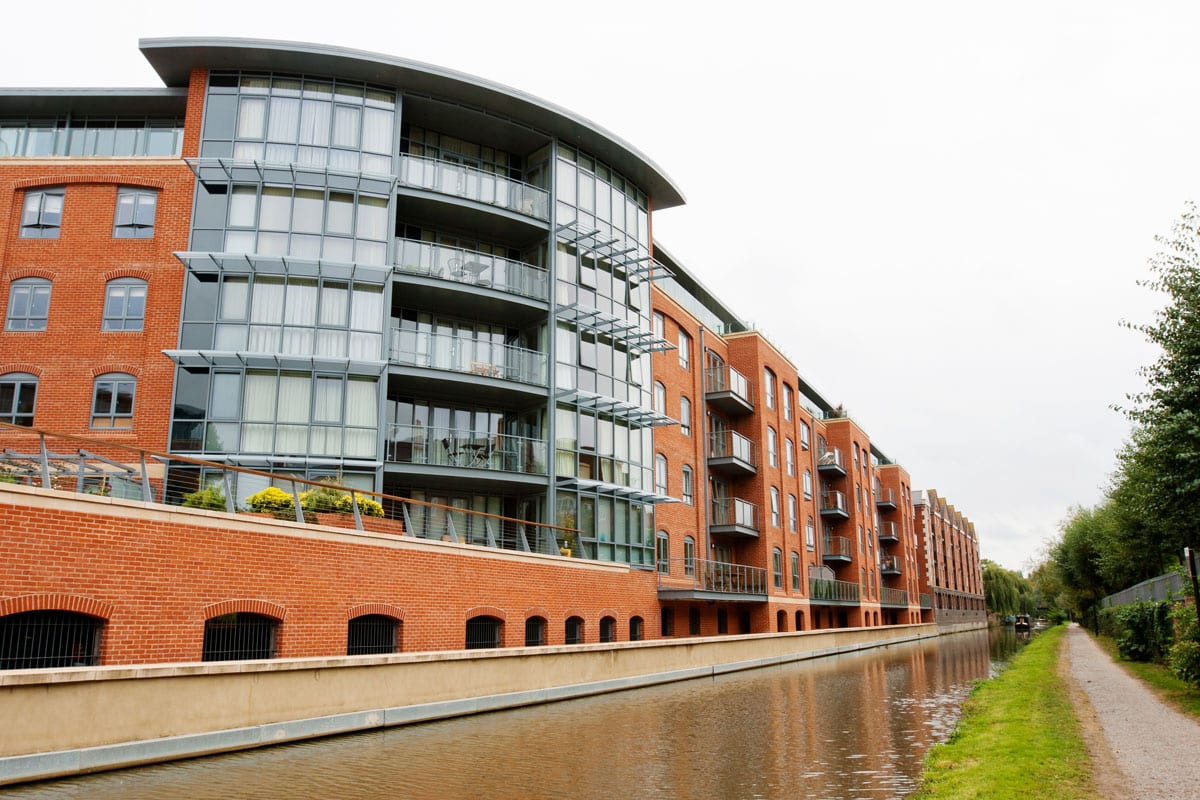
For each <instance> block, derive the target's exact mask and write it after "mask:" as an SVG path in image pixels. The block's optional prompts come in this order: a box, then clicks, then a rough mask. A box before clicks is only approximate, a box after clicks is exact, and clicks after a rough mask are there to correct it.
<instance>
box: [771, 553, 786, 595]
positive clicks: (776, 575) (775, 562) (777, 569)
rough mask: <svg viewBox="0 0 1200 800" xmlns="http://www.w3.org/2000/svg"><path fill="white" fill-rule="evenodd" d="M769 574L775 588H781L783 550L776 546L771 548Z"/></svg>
mask: <svg viewBox="0 0 1200 800" xmlns="http://www.w3.org/2000/svg"><path fill="white" fill-rule="evenodd" d="M771 576H772V582H773V583H774V585H775V588H776V589H782V588H783V551H782V550H780V549H779V548H778V547H775V548H772V549H771Z"/></svg>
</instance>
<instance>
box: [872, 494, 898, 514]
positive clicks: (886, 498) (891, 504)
mask: <svg viewBox="0 0 1200 800" xmlns="http://www.w3.org/2000/svg"><path fill="white" fill-rule="evenodd" d="M875 507H876V508H878V509H879V510H880V511H891V510H892V509H894V508H896V490H895V489H880V490H879V491H878V493H877V494H876V495H875Z"/></svg>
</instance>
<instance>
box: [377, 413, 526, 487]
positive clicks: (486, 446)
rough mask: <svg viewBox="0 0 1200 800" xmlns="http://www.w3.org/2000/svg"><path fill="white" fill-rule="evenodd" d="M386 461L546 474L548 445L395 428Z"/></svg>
mask: <svg viewBox="0 0 1200 800" xmlns="http://www.w3.org/2000/svg"><path fill="white" fill-rule="evenodd" d="M386 444H387V447H386V456H387V460H388V461H391V462H393V463H397V464H428V465H432V466H438V467H460V468H464V469H479V470H492V471H496V472H524V473H529V474H533V475H545V474H547V473H546V442H545V440H544V439H532V438H529V437H527V436H513V435H510V434H505V433H487V432H483V431H470V430H461V429H457V428H436V427H426V426H424V425H393V426H391V428H390V429H389V430H388V437H387V443H386Z"/></svg>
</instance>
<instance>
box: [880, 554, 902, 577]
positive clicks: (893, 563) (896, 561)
mask: <svg viewBox="0 0 1200 800" xmlns="http://www.w3.org/2000/svg"><path fill="white" fill-rule="evenodd" d="M879 571H880V572H883V573H886V574H899V573H900V556H884V557H883V558H881V559H880V560H879Z"/></svg>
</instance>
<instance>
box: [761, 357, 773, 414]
mask: <svg viewBox="0 0 1200 800" xmlns="http://www.w3.org/2000/svg"><path fill="white" fill-rule="evenodd" d="M763 401H764V402H765V403H766V404H767V408H775V373H774V372H773V371H772V370H771V368H770V367H763Z"/></svg>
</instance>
